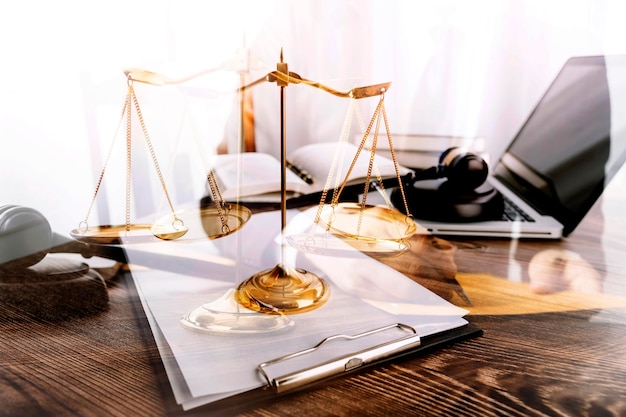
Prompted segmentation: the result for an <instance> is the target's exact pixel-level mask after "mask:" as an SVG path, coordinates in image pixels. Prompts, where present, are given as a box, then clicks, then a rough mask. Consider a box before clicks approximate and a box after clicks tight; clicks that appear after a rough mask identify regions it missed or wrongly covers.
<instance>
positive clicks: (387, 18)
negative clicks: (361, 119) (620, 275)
mask: <svg viewBox="0 0 626 417" xmlns="http://www.w3.org/2000/svg"><path fill="white" fill-rule="evenodd" d="M625 9H626V6H624V5H623V2H621V1H619V0H567V1H563V0H552V1H549V2H546V1H536V0H526V1H524V0H509V1H503V0H475V1H471V2H469V1H463V0H443V1H441V0H437V1H435V0H431V1H425V0H297V1H296V0H274V1H264V2H258V1H255V0H231V1H228V2H217V1H203V0H181V1H174V0H124V1H121V0H113V1H107V2H95V1H78V0H58V1H54V2H49V1H44V0H26V1H22V2H5V3H3V4H2V6H0V39H2V41H1V42H2V50H1V51H2V54H3V56H2V65H1V66H0V141H1V142H0V143H1V144H2V152H0V166H1V168H0V169H1V170H2V177H1V178H2V179H1V180H0V181H1V184H0V202H7V203H12V204H22V205H26V206H31V207H34V208H37V209H39V210H41V211H42V212H44V214H45V215H46V216H47V217H48V218H49V219H50V221H51V223H52V227H53V228H54V229H55V230H58V231H60V232H65V231H69V230H70V229H71V228H74V227H76V225H77V223H78V221H80V220H82V217H83V216H84V214H85V211H86V208H87V205H88V203H89V200H90V198H91V194H92V193H93V188H94V185H95V178H96V177H97V174H98V173H99V169H100V168H101V167H100V166H94V165H95V163H94V162H92V158H91V157H90V152H91V151H93V149H91V150H90V148H89V145H88V140H87V138H88V132H89V131H90V130H91V131H93V130H95V131H96V133H97V134H98V135H99V136H101V137H103V138H104V141H105V142H104V143H105V144H106V143H107V142H106V141H107V140H108V138H109V137H110V132H111V130H114V129H113V128H114V126H109V124H107V123H105V120H103V121H102V123H100V124H98V125H95V124H89V123H90V122H88V119H87V118H86V117H85V109H86V107H88V106H92V105H94V102H95V101H98V100H101V99H103V98H102V97H97V96H94V93H95V92H96V91H100V90H97V89H95V88H94V90H93V91H91V92H87V93H88V94H85V88H87V87H86V86H85V83H84V80H85V77H84V76H85V75H88V78H89V80H90V82H91V83H92V84H93V85H96V86H103V85H108V83H112V84H111V85H113V86H116V87H112V89H111V90H109V91H108V93H110V94H109V95H111V96H114V95H115V94H113V93H117V92H116V91H115V89H116V88H118V87H117V86H119V89H120V91H119V97H120V102H119V104H117V103H114V104H113V108H114V109H115V111H114V112H112V114H116V116H115V117H118V116H117V113H118V112H119V110H120V107H121V100H122V99H123V96H124V93H125V91H124V88H125V80H124V79H123V73H122V70H123V69H124V68H126V67H132V66H135V67H142V68H146V69H156V70H162V71H165V72H168V73H169V71H171V74H174V75H175V74H182V73H185V72H187V73H190V72H193V71H195V70H197V69H200V68H208V67H212V66H215V65H218V64H220V63H222V62H224V61H225V60H227V59H228V58H230V57H232V56H233V55H234V53H235V50H236V49H237V48H239V47H241V46H242V45H244V43H245V44H246V45H248V46H250V48H251V51H252V52H253V54H255V55H256V56H257V57H258V58H259V59H260V60H261V61H263V62H265V63H266V64H267V65H269V66H270V67H271V66H274V65H275V63H276V62H277V60H278V55H279V50H280V48H281V47H283V48H284V53H285V60H286V61H287V62H288V63H289V65H290V69H291V70H292V71H296V72H298V73H300V74H301V75H302V76H304V77H307V78H311V79H314V80H318V81H322V82H325V83H327V84H328V85H330V86H333V87H335V88H338V89H342V88H350V87H353V86H355V85H363V84H373V83H378V82H384V81H392V82H393V84H392V88H391V90H390V91H389V93H388V94H387V96H386V99H385V100H386V103H387V111H388V114H389V117H390V123H391V129H392V130H393V131H395V132H398V133H431V134H435V133H439V134H464V135H478V136H483V137H485V138H486V139H487V142H488V144H489V145H490V146H491V150H492V154H497V153H498V152H499V151H500V150H501V149H502V147H503V146H505V145H506V143H507V142H508V141H509V140H510V139H511V138H512V136H513V135H514V133H515V131H516V130H517V129H518V128H519V126H520V124H521V123H522V121H523V120H524V119H525V117H526V116H527V114H528V112H529V111H530V110H531V108H532V106H533V104H534V103H535V102H536V101H537V99H538V98H539V96H540V95H541V93H542V92H543V91H544V89H545V88H546V86H547V84H548V83H549V82H550V81H551V79H552V78H553V77H554V75H555V73H556V71H557V70H558V69H559V67H560V66H561V65H562V63H563V62H564V60H565V59H566V58H567V57H569V56H571V55H586V54H602V53H624V52H626V46H625V45H624V43H623V41H622V40H623V39H624V38H625V37H624V35H625V34H624V25H623V23H622V21H621V16H624V15H625V13H624V12H626V10H625ZM254 75H255V74H250V76H251V78H253V76H254ZM237 82H238V78H237V77H231V78H228V77H217V78H209V80H208V81H207V83H208V87H209V88H213V89H220V90H228V89H229V88H231V87H232V86H236V85H237ZM211 83H212V84H211ZM170 93H171V92H169V93H168V94H170ZM287 93H288V94H287V97H288V100H289V103H290V110H289V119H288V135H289V136H288V139H289V141H290V143H289V146H298V144H300V143H304V142H307V141H311V140H333V139H336V137H337V135H338V134H339V128H340V126H341V123H342V122H343V117H344V116H345V110H346V109H347V103H343V102H342V100H340V99H336V98H334V97H327V95H326V94H325V93H321V92H319V91H312V89H307V88H306V87H303V86H290V87H289V88H288V91H287ZM138 94H141V96H140V99H142V100H143V102H145V103H146V104H145V106H146V109H147V110H146V109H144V111H145V112H147V113H149V114H150V119H151V120H156V121H155V122H153V124H154V130H151V136H152V139H153V140H154V141H155V142H157V143H159V145H160V144H161V143H164V144H165V145H164V146H160V147H159V149H165V151H163V152H164V154H163V160H162V163H163V165H164V166H168V165H170V164H171V163H172V159H173V158H176V157H178V156H177V155H170V154H168V152H169V150H170V149H172V148H171V145H172V144H171V143H170V141H171V135H170V133H171V132H174V131H176V129H177V128H178V124H179V122H180V118H179V114H178V113H176V115H175V116H176V117H174V116H173V113H175V112H173V111H172V107H167V106H165V105H164V104H170V105H171V106H173V105H175V104H176V101H169V100H166V101H167V103H163V101H164V100H163V97H164V96H167V95H166V94H161V92H160V90H158V89H155V88H152V89H151V88H149V87H148V86H143V87H142V88H141V91H139V90H138ZM277 94H278V93H277V89H276V88H275V87H274V86H272V85H264V86H261V87H259V88H258V89H255V107H256V110H257V111H258V114H257V123H258V124H259V129H260V130H261V132H260V135H259V137H258V140H259V142H260V143H259V149H260V150H264V151H269V152H272V153H276V152H277V146H276V137H275V135H276V133H271V132H276V130H273V129H275V127H273V126H272V124H277V123H278V117H277V114H276V111H275V109H276V106H277V105H278V104H277V103H278V99H277V97H278V96H277ZM257 95H258V97H257ZM263 97H265V98H263ZM85 100H92V101H93V102H85ZM231 101H232V100H231V98H229V101H228V102H229V103H230V102H231ZM196 105H197V106H199V107H198V108H201V109H202V112H204V115H205V119H202V120H200V121H199V123H200V126H201V127H202V129H204V130H203V134H204V135H205V136H206V144H207V146H208V147H211V146H215V145H216V144H217V142H219V141H220V140H221V139H222V138H221V133H222V132H223V130H224V126H225V124H226V119H227V118H228V117H229V114H228V113H229V110H230V109H229V108H228V106H225V105H224V103H223V101H221V100H220V101H216V102H212V101H211V100H205V102H204V103H203V104H198V102H196ZM372 105H375V103H371V104H370V103H364V116H365V117H367V109H368V106H372ZM201 106H204V107H201ZM148 110H149V111H148ZM106 120H108V119H106ZM113 120H114V122H115V121H116V120H115V118H114V119H113ZM111 124H113V123H111ZM264 126H265V127H264ZM148 128H150V126H148ZM263 129H265V132H266V133H264V131H263ZM268 132H269V133H268ZM165 133H167V135H165ZM272 135H274V136H272ZM160 136H164V137H163V138H161V137H160ZM103 147H104V148H105V149H106V146H105V145H103ZM100 156H101V157H102V155H100ZM121 165H122V166H123V163H122V164H121ZM109 169H111V170H115V169H117V168H116V167H115V166H112V167H110V168H109ZM190 175H191V174H190ZM202 176H203V174H199V175H198V176H190V177H189V179H185V181H192V182H193V181H198V182H199V183H201V182H202V181H203V177H202ZM197 197H198V196H197V195H195V194H193V193H191V194H190V193H187V194H185V198H197ZM110 205H117V206H119V207H123V203H122V202H111V204H110Z"/></svg>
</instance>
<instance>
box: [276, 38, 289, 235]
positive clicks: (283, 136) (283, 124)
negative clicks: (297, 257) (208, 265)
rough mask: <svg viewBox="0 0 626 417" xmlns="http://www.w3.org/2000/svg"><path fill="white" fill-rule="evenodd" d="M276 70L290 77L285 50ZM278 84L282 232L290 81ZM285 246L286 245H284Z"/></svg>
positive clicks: (285, 206)
mask: <svg viewBox="0 0 626 417" xmlns="http://www.w3.org/2000/svg"><path fill="white" fill-rule="evenodd" d="M276 70H277V71H278V72H280V73H282V74H285V75H287V77H288V76H289V65H287V63H286V62H284V59H283V50H282V49H281V50H280V62H278V64H276ZM276 84H277V85H278V86H279V87H280V193H281V199H280V212H281V231H283V230H285V227H286V226H287V109H286V105H285V104H286V103H285V88H286V87H287V86H288V85H289V82H288V81H283V80H281V79H279V78H277V79H276ZM282 246H284V245H282Z"/></svg>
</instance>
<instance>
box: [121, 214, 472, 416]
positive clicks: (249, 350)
mask: <svg viewBox="0 0 626 417" xmlns="http://www.w3.org/2000/svg"><path fill="white" fill-rule="evenodd" d="M289 218H290V222H289V225H288V227H287V228H286V229H285V232H286V233H287V232H297V231H299V230H304V229H306V228H308V227H310V225H311V217H310V213H306V212H305V213H300V214H297V212H293V211H290V212H289ZM280 229H281V227H280V213H278V212H269V213H261V214H255V215H253V216H252V218H251V220H250V221H249V222H248V223H247V224H246V225H245V226H244V228H242V229H241V230H240V231H238V232H237V233H235V234H233V235H230V236H227V237H224V238H221V239H218V240H213V241H210V240H205V241H181V242H176V241H173V242H157V243H154V244H147V245H136V246H134V247H129V248H127V252H128V256H129V261H130V264H131V271H132V275H133V277H134V279H135V283H136V285H137V287H138V290H139V293H140V297H141V299H142V303H143V306H144V309H145V311H146V315H147V316H148V319H149V322H150V325H151V327H152V330H153V333H154V336H155V339H156V341H157V345H158V346H159V350H160V353H161V356H162V358H163V361H164V364H165V367H166V370H167V372H168V377H169V379H170V383H171V385H172V389H173V392H174V394H175V397H176V400H177V401H178V402H179V403H180V404H181V405H182V406H183V408H185V409H189V408H192V407H195V406H199V405H202V404H205V403H208V402H212V401H216V400H219V399H221V398H225V397H228V396H231V395H234V394H237V393H240V392H244V391H247V390H251V389H254V388H258V387H260V386H263V385H264V384H265V383H266V382H265V381H264V380H263V378H262V377H261V375H260V374H259V373H258V372H257V366H258V364H259V363H261V362H265V361H268V360H271V359H273V358H276V357H279V356H282V355H285V354H288V353H292V352H295V351H299V350H302V349H306V348H309V347H311V346H313V345H315V344H317V343H318V342H319V341H320V340H322V339H323V338H325V337H328V336H332V335H335V334H348V335H352V334H356V333H360V332H363V331H367V330H371V329H373V328H377V327H381V326H384V325H388V324H392V323H396V322H402V323H405V324H408V325H411V326H413V327H414V328H415V329H416V330H417V332H418V333H419V334H420V335H421V336H426V335H428V334H432V333H437V332H440V331H443V330H447V329H451V328H455V327H459V326H462V325H464V324H466V323H467V322H466V321H465V320H464V319H463V318H462V317H463V316H464V315H465V314H466V311H465V310H463V309H460V308H458V307H456V306H454V305H452V304H450V303H448V302H446V301H445V300H443V299H441V298H440V297H438V296H437V295H435V294H434V293H432V292H430V291H428V290H426V289H425V288H423V287H422V286H420V285H418V284H416V283H415V282H413V281H412V280H410V279H408V278H407V277H406V276H404V275H402V274H400V273H399V272H397V271H395V270H393V269H392V268H390V267H387V266H386V265H384V264H382V263H380V262H378V261H376V260H374V259H372V258H370V257H368V256H365V255H363V254H360V253H353V254H351V256H350V257H345V258H342V257H335V256H322V255H314V254H310V253H297V252H296V251H293V250H290V251H287V255H286V257H287V258H291V259H284V260H285V261H288V262H287V263H290V262H293V263H295V264H296V266H298V267H299V268H305V269H307V270H309V271H311V272H314V273H315V274H317V275H318V276H320V277H322V278H323V279H325V280H326V281H327V282H328V283H329V285H330V287H331V296H330V299H329V301H328V302H327V303H326V304H324V305H323V306H322V307H320V308H318V309H316V310H313V311H310V312H307V313H302V314H295V315H290V316H289V318H290V319H291V320H292V321H293V326H291V327H289V328H287V329H285V330H281V331H278V332H271V333H265V334H254V335H249V334H248V335H242V334H238V335H232V334H231V335H229V334H211V333H204V332H197V331H191V330H189V329H188V328H185V327H183V326H182V325H181V322H180V320H181V318H182V317H183V315H184V314H185V313H186V312H188V311H189V310H191V309H193V308H196V307H197V306H199V305H202V304H203V303H207V302H211V301H212V300H216V299H218V298H220V297H222V296H223V295H224V294H226V293H227V292H229V291H231V290H232V289H233V288H235V287H236V285H237V284H238V283H239V282H240V281H242V280H244V279H246V278H248V277H249V276H251V275H253V274H254V273H256V272H259V271H261V270H264V269H267V268H271V267H273V266H275V265H276V264H277V262H279V261H280V260H281V250H280ZM177 253H180V254H181V256H180V257H177V256H176V254H177ZM152 258H155V259H154V264H156V265H159V268H160V269H153V268H146V266H148V267H149V266H150V264H151V259H152ZM134 259H136V260H137V263H138V264H139V265H137V264H134V263H133V262H134V261H133V260H134ZM165 269H167V270H165ZM259 314H261V313H259ZM371 343H372V341H371V340H369V339H368V340H364V341H356V342H355V343H352V344H350V346H349V347H344V346H340V345H339V344H336V345H334V347H333V349H327V350H328V352H324V353H321V354H322V355H328V357H329V358H330V357H332V355H335V354H337V353H338V352H340V351H341V350H342V349H352V350H351V351H357V350H360V349H362V348H365V347H367V346H368V344H370V346H371Z"/></svg>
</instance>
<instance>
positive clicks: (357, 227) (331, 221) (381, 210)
mask: <svg viewBox="0 0 626 417" xmlns="http://www.w3.org/2000/svg"><path fill="white" fill-rule="evenodd" d="M320 222H321V223H322V224H324V225H326V226H327V227H328V228H329V229H330V231H331V232H332V233H333V234H335V235H341V236H342V237H344V238H351V239H363V240H365V241H369V240H373V241H378V240H384V241H402V240H405V239H408V238H409V237H411V236H413V235H414V234H415V233H416V232H417V224H416V223H415V221H414V220H413V218H411V217H409V216H406V215H405V214H402V213H400V212H399V211H398V210H396V209H393V208H389V207H383V206H372V205H365V206H361V204H359V203H339V204H337V205H335V206H332V205H325V206H324V208H323V210H322V214H321V216H320Z"/></svg>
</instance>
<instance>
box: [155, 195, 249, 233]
mask: <svg viewBox="0 0 626 417" xmlns="http://www.w3.org/2000/svg"><path fill="white" fill-rule="evenodd" d="M251 216H252V212H251V211H250V209H248V208H247V207H245V206H241V205H238V204H231V203H226V204H224V207H223V208H222V209H221V210H218V208H217V206H215V205H214V204H211V205H209V206H205V207H200V208H193V209H183V210H180V211H177V212H176V218H178V219H182V220H184V222H185V226H187V228H188V229H189V231H188V232H187V233H186V234H185V235H184V236H181V237H180V239H178V240H195V239H207V238H208V239H219V238H221V237H224V236H227V235H229V234H231V233H234V232H236V231H237V230H239V229H241V228H242V227H243V226H244V225H245V224H246V222H247V221H248V220H250V217H251ZM174 224H176V220H175V218H174V216H173V215H172V214H168V215H167V216H164V217H161V218H160V219H158V220H157V221H156V222H155V224H154V225H153V226H152V227H153V229H155V230H158V229H159V228H161V227H164V228H167V227H172V225H174Z"/></svg>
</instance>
